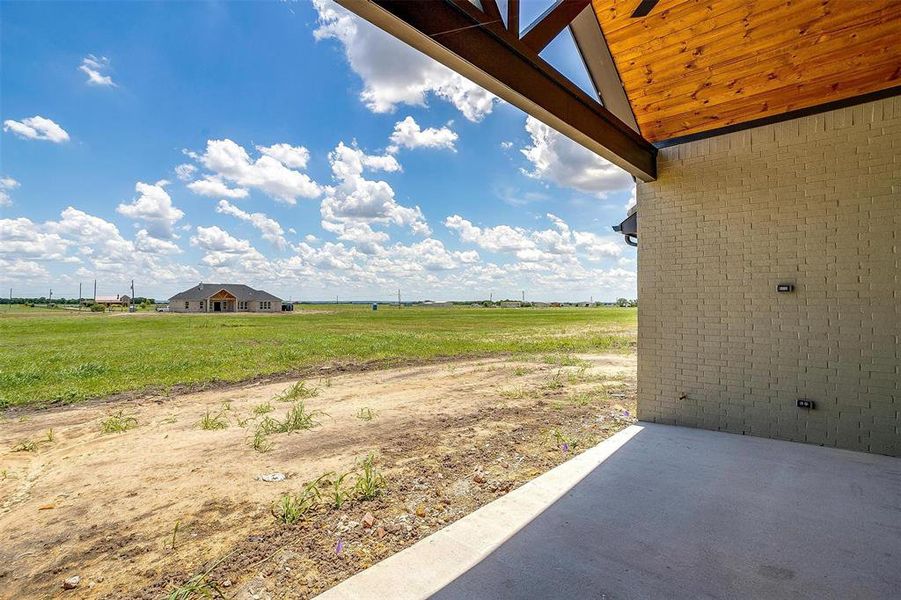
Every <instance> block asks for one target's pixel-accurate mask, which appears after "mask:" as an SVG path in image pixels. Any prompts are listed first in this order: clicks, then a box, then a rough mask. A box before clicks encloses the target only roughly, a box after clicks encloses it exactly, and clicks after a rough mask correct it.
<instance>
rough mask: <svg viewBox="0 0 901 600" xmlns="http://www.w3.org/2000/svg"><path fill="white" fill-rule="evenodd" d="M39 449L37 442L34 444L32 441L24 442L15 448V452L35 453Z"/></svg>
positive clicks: (13, 449)
mask: <svg viewBox="0 0 901 600" xmlns="http://www.w3.org/2000/svg"><path fill="white" fill-rule="evenodd" d="M37 449H38V445H37V442H33V441H32V440H22V441H21V442H19V443H18V444H16V445H15V446H13V448H12V451H13V452H34V451H36V450H37Z"/></svg>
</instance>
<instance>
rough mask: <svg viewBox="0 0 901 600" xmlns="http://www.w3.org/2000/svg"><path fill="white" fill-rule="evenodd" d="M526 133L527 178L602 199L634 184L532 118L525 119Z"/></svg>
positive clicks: (627, 177)
mask: <svg viewBox="0 0 901 600" xmlns="http://www.w3.org/2000/svg"><path fill="white" fill-rule="evenodd" d="M526 131H527V132H528V133H529V135H530V136H531V138H532V144H531V145H530V146H526V147H525V148H523V149H522V153H523V155H524V156H525V157H526V159H528V161H529V162H530V163H532V168H531V170H528V171H525V174H526V175H528V176H529V177H533V178H535V179H540V180H543V181H549V182H552V183H554V184H556V185H558V186H562V187H569V188H573V189H576V190H579V191H580V192H585V193H588V194H594V195H597V196H601V197H603V196H604V195H606V194H607V193H608V192H615V191H620V190H627V189H630V188H631V187H633V186H634V185H635V184H634V182H633V180H632V176H631V175H629V174H628V173H626V172H625V171H623V170H622V169H620V168H619V167H617V166H616V165H614V164H613V163H611V162H609V161H607V160H605V159H603V158H601V157H600V156H598V155H597V154H595V153H594V152H591V151H590V150H588V149H587V148H585V147H583V146H581V145H579V144H577V143H576V142H574V141H572V140H571V139H569V138H568V137H566V136H565V135H563V134H562V133H559V132H557V131H556V130H554V129H552V128H551V127H548V126H547V125H545V124H544V123H542V122H541V121H539V120H538V119H536V118H534V117H531V116H529V117H527V118H526Z"/></svg>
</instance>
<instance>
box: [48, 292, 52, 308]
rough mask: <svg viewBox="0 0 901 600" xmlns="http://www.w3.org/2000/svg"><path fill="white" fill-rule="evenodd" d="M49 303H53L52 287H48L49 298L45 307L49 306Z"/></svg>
mask: <svg viewBox="0 0 901 600" xmlns="http://www.w3.org/2000/svg"><path fill="white" fill-rule="evenodd" d="M51 304H53V288H50V299H49V300H47V308H50V305H51Z"/></svg>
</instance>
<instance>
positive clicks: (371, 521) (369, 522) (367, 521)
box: [362, 512, 375, 529]
mask: <svg viewBox="0 0 901 600" xmlns="http://www.w3.org/2000/svg"><path fill="white" fill-rule="evenodd" d="M362 523H363V527H365V528H366V529H372V526H373V525H375V517H374V516H373V514H372V513H371V512H368V513H366V514H365V515H363V521H362Z"/></svg>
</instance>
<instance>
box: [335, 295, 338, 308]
mask: <svg viewBox="0 0 901 600" xmlns="http://www.w3.org/2000/svg"><path fill="white" fill-rule="evenodd" d="M335 304H336V305H337V304H338V295H337V294H335Z"/></svg>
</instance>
